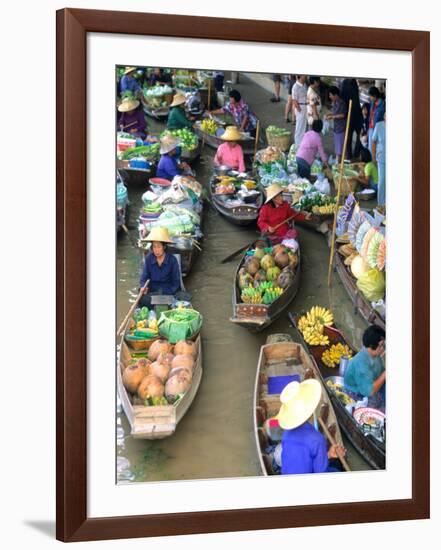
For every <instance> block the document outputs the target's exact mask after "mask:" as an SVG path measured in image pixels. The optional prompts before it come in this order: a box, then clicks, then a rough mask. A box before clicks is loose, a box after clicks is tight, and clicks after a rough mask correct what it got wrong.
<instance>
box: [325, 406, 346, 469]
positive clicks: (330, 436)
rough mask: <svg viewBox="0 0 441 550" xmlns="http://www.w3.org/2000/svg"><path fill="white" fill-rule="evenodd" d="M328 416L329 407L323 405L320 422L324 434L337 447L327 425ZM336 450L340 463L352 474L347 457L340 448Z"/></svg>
mask: <svg viewBox="0 0 441 550" xmlns="http://www.w3.org/2000/svg"><path fill="white" fill-rule="evenodd" d="M328 414H329V407H328V405H327V403H323V404H322V406H321V408H320V414H319V416H318V421H319V424H320V426H321V427H322V430H323V433H324V434H325V435H326V437H327V439H328V440H329V442H330V443H331V445H337V443H336V441H335V439H334V437H333V436H332V434H331V432H330V431H329V429H328V426H327V425H326V418H327V417H328ZM322 415H324V416H325V420H323V418H322ZM336 449H337V456H338V458H339V460H340V462H341V463H342V466H343V468H344V469H345V470H346V471H347V472H350V471H351V468H350V466H349V464H348V463H347V461H346V459H345V457H344V456H343V455H342V454H341V452H340V451H339V450H338V447H336Z"/></svg>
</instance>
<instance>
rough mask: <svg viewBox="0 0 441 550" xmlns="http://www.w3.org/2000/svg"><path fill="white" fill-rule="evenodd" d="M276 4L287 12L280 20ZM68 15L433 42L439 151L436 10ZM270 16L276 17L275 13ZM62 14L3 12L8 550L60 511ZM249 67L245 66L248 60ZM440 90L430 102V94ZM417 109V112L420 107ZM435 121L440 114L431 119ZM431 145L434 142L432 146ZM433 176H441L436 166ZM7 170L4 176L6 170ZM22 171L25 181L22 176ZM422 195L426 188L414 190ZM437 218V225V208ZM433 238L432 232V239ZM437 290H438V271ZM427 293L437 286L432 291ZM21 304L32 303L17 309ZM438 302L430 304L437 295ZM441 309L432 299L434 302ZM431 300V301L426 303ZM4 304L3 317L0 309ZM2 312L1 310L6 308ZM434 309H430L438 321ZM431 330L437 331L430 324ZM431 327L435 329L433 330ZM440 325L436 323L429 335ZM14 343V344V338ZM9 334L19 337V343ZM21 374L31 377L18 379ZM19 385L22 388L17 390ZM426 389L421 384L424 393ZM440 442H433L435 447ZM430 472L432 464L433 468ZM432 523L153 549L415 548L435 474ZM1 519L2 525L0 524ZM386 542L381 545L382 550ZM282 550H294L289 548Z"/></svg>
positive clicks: (174, 8) (248, 7) (436, 513)
mask: <svg viewBox="0 0 441 550" xmlns="http://www.w3.org/2000/svg"><path fill="white" fill-rule="evenodd" d="M282 4H283V10H281V9H280V7H281V5H282ZM68 5H69V6H71V7H82V8H97V9H118V10H121V9H126V10H133V11H157V12H160V11H161V12H168V13H182V14H192V15H209V16H219V17H222V16H224V17H230V16H231V17H237V18H256V19H273V20H279V19H285V20H290V21H298V22H308V23H329V24H346V25H365V26H382V27H392V28H403V29H421V30H431V31H432V88H433V90H434V91H433V94H432V129H433V130H432V139H433V140H434V141H433V144H432V149H433V151H435V152H437V151H438V150H439V146H440V140H439V131H438V132H436V129H437V128H439V127H440V120H439V119H440V117H439V108H438V105H437V104H435V100H436V99H438V93H439V92H438V90H439V89H440V77H439V67H438V72H435V59H436V58H438V59H439V54H440V47H439V46H440V39H441V36H440V32H439V31H440V29H439V25H438V26H436V22H437V21H436V18H435V15H434V13H433V10H432V9H431V8H432V6H433V5H434V4H433V3H430V2H429V1H428V0H422V1H420V2H419V3H418V5H413V6H410V5H409V6H408V7H406V6H402V7H400V8H398V6H396V5H395V3H392V2H390V3H385V2H383V3H382V4H381V7H375V6H374V5H369V4H366V5H364V6H363V7H361V6H360V7H357V4H356V3H354V2H353V1H352V2H351V1H348V0H341V1H340V2H338V3H337V4H332V3H330V2H325V1H324V0H315V2H292V3H290V4H289V5H288V4H287V3H285V2H283V3H282V2H278V3H277V4H272V5H271V4H270V5H268V4H259V3H257V2H250V1H243V2H242V3H240V2H237V0H235V1H233V0H222V1H220V2H206V1H204V2H202V1H197V0H186V1H185V2H182V0H180V1H179V0H169V1H167V2H165V1H162V2H149V1H147V0H138V1H136V2H125V3H123V2H120V1H117V0H94V1H88V2H86V1H85V0H80V1H74V0H71V1H69V2H68ZM271 6H277V10H274V11H270V10H271ZM62 7H64V4H63V2H57V1H55V0H46V1H43V2H30V1H29V0H28V1H24V2H23V1H22V2H8V3H7V4H5V5H4V6H3V8H2V30H1V34H0V40H1V48H0V56H1V69H2V71H3V73H4V71H5V70H6V69H7V68H11V72H12V74H14V73H15V70H16V69H18V70H19V71H20V74H21V75H22V76H24V79H23V80H22V79H21V76H20V78H19V79H18V84H15V83H14V84H11V83H10V82H8V80H6V79H2V81H1V84H0V93H1V98H2V101H1V103H0V105H1V107H2V119H3V132H4V133H5V134H7V135H8V137H7V139H2V147H1V151H2V167H3V171H2V176H3V178H2V179H3V182H2V194H1V197H2V213H3V215H4V213H6V220H5V223H4V226H3V231H2V252H3V255H2V268H3V269H2V275H3V276H2V285H1V298H2V299H1V302H0V303H1V304H2V310H3V311H5V310H8V311H9V313H8V314H7V315H4V318H5V319H4V321H3V322H4V323H5V328H6V327H7V328H8V336H7V338H5V339H4V340H5V346H4V347H3V349H6V350H7V353H6V358H5V360H4V361H3V364H2V369H3V372H4V373H6V372H7V373H10V372H11V371H12V370H13V371H14V373H15V372H16V371H18V372H24V373H25V375H24V376H22V378H19V379H13V380H16V383H15V384H12V383H11V381H10V380H9V379H8V378H7V376H5V378H4V380H3V384H2V389H3V391H2V397H3V400H4V399H5V398H6V402H3V403H2V405H3V406H2V410H3V418H4V421H3V434H4V435H3V437H2V443H3V445H2V452H1V453H0V456H1V470H0V472H1V478H2V482H1V488H0V493H1V495H2V501H4V502H3V509H4V510H3V517H2V525H3V527H2V529H1V531H0V537H1V540H2V543H3V546H4V547H5V548H19V547H20V548H26V547H28V548H31V547H32V548H33V549H35V550H40V549H46V548H52V547H54V546H55V544H56V542H55V540H54V538H53V536H54V534H53V533H54V528H53V521H54V511H55V499H54V494H55V472H54V470H55V435H54V428H55V417H54V415H55V384H54V380H55V377H54V373H55V352H54V346H55V318H54V308H55V296H54V283H55V275H54V273H55V260H54V254H55V252H54V251H55V248H54V246H55V194H54V191H55V180H54V173H55V10H56V9H58V8H62ZM244 62H245V60H244ZM435 90H436V93H435ZM422 108H424V106H422ZM435 110H437V111H438V112H435ZM13 133H18V134H19V135H21V136H23V135H24V136H26V143H25V144H24V145H20V146H17V147H13V148H12V147H11V146H10V143H11V142H12V137H9V136H11V135H12V134H13ZM436 134H437V135H436ZM433 157H434V158H433V164H432V166H433V169H432V171H433V172H435V170H436V173H437V174H439V169H437V166H436V164H435V163H436V157H435V155H433ZM5 167H6V173H5V171H4V168H5ZM22 167H23V169H22ZM432 179H433V180H434V184H433V186H432V204H434V205H436V203H438V202H439V201H440V191H439V187H440V185H439V177H438V178H437V179H435V178H432ZM421 183H422V185H423V184H424V182H421ZM433 213H434V216H435V215H437V214H438V215H439V213H438V212H437V208H436V206H433ZM435 229H437V227H436V228H435ZM437 248H438V250H439V246H438V247H437V243H436V241H435V235H434V236H433V237H432V250H433V253H432V256H433V264H435V263H436V259H435V251H436V249H437ZM435 269H436V272H434V273H433V277H432V280H434V281H435V280H437V279H438V280H439V278H440V277H439V276H440V271H439V266H438V265H437V266H436V267H435V268H434V270H435ZM433 287H434V288H433V292H434V291H435V285H433ZM23 295H25V296H26V297H27V299H26V300H25V301H23V300H22V299H21V300H20V298H22V297H23ZM433 296H434V294H433ZM436 298H437V303H438V304H439V293H437V297H436ZM434 299H435V298H434V297H433V300H434ZM4 304H5V305H4ZM5 306H6V307H5ZM435 306H436V304H434V306H433V310H435ZM437 321H438V322H437ZM435 323H436V326H435ZM20 326H24V328H25V330H26V334H27V335H29V333H30V336H28V337H27V338H26V340H27V342H28V350H29V351H27V352H26V353H25V354H24V353H23V346H22V345H21V342H22V339H19V338H18V335H17V333H15V331H16V330H17V331H18V329H19V327H20ZM438 328H439V320H437V319H435V315H433V334H434V338H433V339H434V340H435V337H436V333H435V331H436V330H437V329H438ZM11 333H12V334H11ZM14 333H15V334H14ZM24 367H26V370H25V371H24ZM439 370H440V367H439V359H438V360H437V358H436V356H435V355H434V356H433V369H432V371H433V376H432V388H433V390H432V394H433V396H434V399H433V403H434V406H436V405H437V404H438V403H437V401H436V400H435V391H436V388H437V387H439V385H440V382H441V377H440V374H439ZM17 380H18V383H17ZM421 383H424V382H423V381H421ZM432 426H433V429H432V434H433V435H432V437H433V443H432V449H433V455H434V457H435V453H438V455H439V452H440V450H441V449H440V444H439V430H438V429H437V428H438V423H436V422H435V418H434V421H433V423H432ZM435 437H437V440H435ZM434 462H435V460H433V461H432V464H434ZM432 486H433V504H432V519H431V520H430V521H424V522H400V523H389V524H387V523H385V524H371V525H353V526H346V527H340V526H336V527H321V528H309V529H290V530H279V531H265V532H254V533H233V534H221V535H217V534H216V535H203V536H191V537H190V536H188V537H181V538H179V540H177V539H176V538H164V539H155V540H154V541H149V542H148V544H154V545H155V548H157V549H158V550H159V549H161V548H172V547H173V548H175V547H176V545H178V544H179V548H182V549H183V550H184V549H187V548H188V549H189V548H192V549H194V550H196V549H199V548H201V549H202V548H206V547H207V546H211V547H215V548H220V547H221V546H224V545H233V546H232V547H237V546H239V544H242V545H245V544H247V545H248V544H249V545H253V546H254V548H256V549H258V548H268V546H269V545H271V547H276V545H279V544H280V545H282V544H285V545H287V547H289V546H291V545H295V546H297V547H306V548H308V549H310V550H312V549H315V548H324V547H328V548H333V547H342V548H348V547H354V546H355V547H365V545H367V544H369V546H372V545H374V547H375V546H376V547H378V548H387V547H389V545H394V546H398V545H400V546H401V547H404V548H407V547H410V546H420V545H421V543H422V542H423V541H427V540H428V538H429V537H434V536H436V532H439V531H440V529H439V524H440V519H441V518H440V516H441V513H440V511H441V506H440V490H439V487H440V475H439V473H437V472H436V471H433V474H432ZM5 513H6V516H5ZM379 541H381V542H379ZM145 544H146V541H145V540H133V541H128V542H121V541H119V542H118V541H117V542H105V543H99V542H98V543H91V546H93V547H94V548H95V547H98V546H101V547H105V548H106V549H107V548H113V547H123V545H124V547H125V548H135V547H136V548H141V547H142V546H145ZM288 545H289V546H288Z"/></svg>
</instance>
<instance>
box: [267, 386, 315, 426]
mask: <svg viewBox="0 0 441 550" xmlns="http://www.w3.org/2000/svg"><path fill="white" fill-rule="evenodd" d="M321 396H322V387H321V385H320V382H318V380H315V379H314V378H310V379H308V380H304V381H303V382H302V383H299V382H290V383H289V384H288V385H287V386H285V388H284V389H283V391H282V393H281V394H280V401H281V402H282V406H281V407H280V411H279V414H278V415H277V420H278V421H279V424H280V427H281V428H283V429H284V430H293V429H294V428H297V427H298V426H301V425H302V424H304V423H305V422H306V421H307V420H308V418H309V417H310V416H311V415H312V414H313V412H314V411H315V410H316V408H317V406H318V404H319V403H320V398H321Z"/></svg>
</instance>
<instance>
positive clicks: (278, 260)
mask: <svg viewBox="0 0 441 550" xmlns="http://www.w3.org/2000/svg"><path fill="white" fill-rule="evenodd" d="M274 262H275V264H276V266H277V267H280V269H283V268H284V267H286V266H287V265H288V264H289V256H288V254H287V253H286V252H283V251H280V252H277V254H276V255H275V256H274Z"/></svg>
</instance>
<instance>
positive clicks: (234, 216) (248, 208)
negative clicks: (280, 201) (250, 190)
mask: <svg viewBox="0 0 441 550" xmlns="http://www.w3.org/2000/svg"><path fill="white" fill-rule="evenodd" d="M215 187H216V178H215V177H213V178H212V179H211V181H210V185H209V194H210V200H211V204H212V205H213V206H214V208H215V209H216V210H217V211H218V212H219V214H222V216H224V217H225V218H226V219H227V220H228V221H229V222H231V223H234V224H235V225H249V224H251V223H253V222H255V221H256V220H257V218H258V216H259V210H260V208H261V207H262V204H263V195H262V192H261V191H260V190H258V191H259V196H258V197H257V200H256V201H255V202H252V203H248V204H241V205H237V206H229V205H228V203H227V201H228V199H230V198H231V195H216V193H215Z"/></svg>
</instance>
